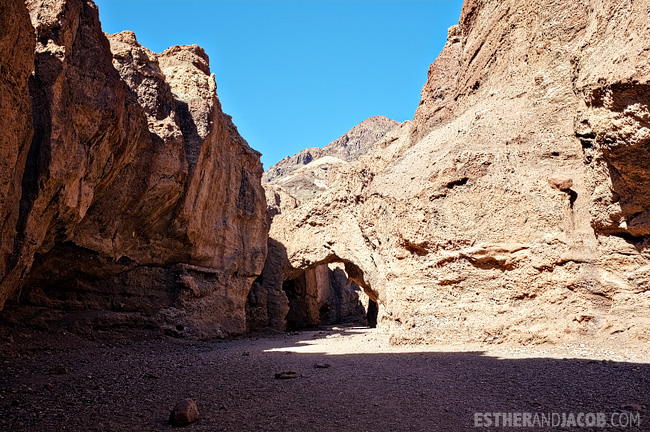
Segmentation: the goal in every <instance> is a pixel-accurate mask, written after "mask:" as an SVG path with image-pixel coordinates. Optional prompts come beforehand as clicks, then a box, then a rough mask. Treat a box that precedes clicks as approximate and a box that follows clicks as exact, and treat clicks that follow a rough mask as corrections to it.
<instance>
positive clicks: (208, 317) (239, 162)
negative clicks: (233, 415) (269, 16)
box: [0, 0, 268, 337]
mask: <svg viewBox="0 0 650 432" xmlns="http://www.w3.org/2000/svg"><path fill="white" fill-rule="evenodd" d="M12 7H13V6H12ZM27 8H28V10H29V14H30V15H31V21H32V25H33V27H34V29H33V30H30V32H33V31H35V36H36V38H35V39H36V61H35V63H36V64H35V73H34V75H33V77H32V78H31V80H30V91H31V101H30V102H28V105H31V107H32V111H33V113H34V114H33V118H34V120H33V128H34V134H33V140H32V142H31V148H30V150H29V156H28V157H27V162H26V164H25V165H26V166H25V168H24V169H23V170H22V171H21V170H20V163H16V169H17V170H16V173H15V175H16V176H17V177H18V178H22V191H21V193H20V195H18V199H19V200H20V203H19V207H20V215H19V217H18V218H17V221H16V223H15V229H16V233H17V234H16V240H15V241H14V242H13V245H12V246H13V250H12V254H11V256H10V259H8V260H7V259H5V258H4V255H3V263H7V262H8V263H9V264H8V265H7V264H4V265H5V267H4V268H3V269H2V270H3V272H2V281H1V285H0V293H1V297H0V305H2V304H4V302H5V301H6V300H7V298H9V297H10V296H12V295H16V294H17V293H20V301H21V302H23V303H27V304H30V305H32V306H36V307H47V308H50V309H52V310H58V311H60V310H68V311H69V310H72V311H88V310H95V311H110V312H111V313H109V314H101V318H97V317H98V315H97V314H91V315H89V314H87V313H85V314H82V313H79V316H80V317H82V318H80V319H81V320H86V319H90V320H91V321H92V320H95V321H101V322H102V323H104V324H106V325H109V326H110V325H111V323H113V324H116V325H121V324H128V323H129V322H135V323H138V325H142V323H144V325H156V326H163V327H169V328H170V331H172V332H174V333H178V332H181V333H182V332H186V333H192V334H194V335H197V336H202V337H203V336H205V337H210V336H228V335H233V334H241V333H243V332H244V331H245V330H246V322H245V309H244V303H245V299H246V296H247V294H248V291H249V288H250V286H251V284H252V282H253V280H254V279H255V278H256V277H257V276H258V275H259V274H260V273H261V270H262V267H263V263H264V260H265V256H266V232H267V229H268V228H267V227H268V224H267V221H266V204H265V199H264V191H263V189H262V187H261V184H260V179H261V175H262V167H261V164H260V161H259V153H257V152H255V151H254V150H252V149H250V148H249V146H248V144H247V143H246V142H245V141H244V140H243V139H242V138H241V137H240V136H239V134H238V132H237V129H236V127H235V126H234V125H233V123H232V121H231V119H230V117H228V116H226V115H225V114H224V113H223V112H222V110H221V105H220V103H219V99H218V98H217V95H216V84H215V82H214V75H212V74H211V73H210V70H209V65H208V58H207V56H206V54H205V52H204V51H203V49H201V48H200V47H198V46H196V45H193V46H177V47H172V48H170V49H168V50H166V51H165V52H163V53H161V54H156V53H153V52H151V51H149V50H147V49H146V48H144V47H142V46H140V45H139V43H138V42H137V40H136V38H135V35H134V34H133V33H131V32H124V33H121V34H116V35H111V36H109V37H108V38H107V36H106V35H105V34H104V33H103V32H102V31H101V26H100V23H99V18H98V13H97V8H96V6H95V5H94V4H93V3H92V1H90V0H28V1H27ZM24 13H26V11H24V10H23V14H24ZM2 15H3V18H4V16H5V15H6V13H5V11H4V10H3V11H2ZM23 31H24V29H23ZM25 34H29V32H27V33H25ZM3 37H4V36H3ZM22 39H26V40H29V38H26V37H24V34H23V37H22V38H21V40H22ZM18 48H21V46H20V44H19V45H18V46H17V49H18ZM25 50H26V48H25ZM5 54H9V53H7V52H3V61H9V60H5V58H6V57H5ZM32 56H33V54H32ZM32 58H33V57H32ZM11 61H14V62H17V61H18V60H11ZM24 62H25V63H27V62H28V60H25V61H24ZM3 70H4V69H3ZM16 70H17V71H18V72H20V68H18V67H17V68H16ZM21 74H22V75H18V77H17V78H19V77H22V78H23V80H24V82H23V83H22V84H21V82H19V81H18V79H16V83H14V82H11V81H10V84H12V88H13V89H14V91H15V92H16V93H22V94H24V86H25V83H26V76H25V73H23V72H21ZM5 82H6V80H3V84H4V83H5ZM21 85H22V86H23V87H21ZM4 95H5V93H4V92H3V97H4ZM3 106H4V104H3ZM25 112H27V113H29V110H28V109H26V110H25ZM7 118H9V117H7ZM28 133H29V131H28V132H26V133H23V134H22V135H21V133H20V131H18V133H16V134H15V135H12V136H14V137H15V139H14V141H15V142H16V143H19V142H21V141H20V140H21V139H22V140H24V139H25V136H28ZM12 139H13V138H12ZM4 147H5V146H3V148H4ZM18 150H19V151H18V152H17V153H20V146H18ZM3 173H4V171H3ZM3 197H4V195H3ZM7 197H8V198H7V199H13V202H12V203H11V205H13V206H14V207H11V206H8V207H7V208H9V209H11V208H17V205H16V203H15V201H16V199H17V198H16V194H15V193H14V194H13V195H11V193H8V194H7ZM3 211H4V205H3ZM14 213H15V212H14ZM12 214H13V213H11V214H10V215H9V216H7V217H5V215H4V214H3V222H4V221H5V220H11V217H13V218H14V219H15V218H16V216H12ZM3 230H4V228H3ZM3 232H4V231H3ZM2 245H3V249H2V250H3V254H5V253H6V252H5V250H6V241H5V238H4V234H3V241H2ZM111 317H113V318H111Z"/></svg>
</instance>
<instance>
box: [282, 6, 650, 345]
mask: <svg viewBox="0 0 650 432" xmlns="http://www.w3.org/2000/svg"><path fill="white" fill-rule="evenodd" d="M649 13H650V6H649V5H648V4H647V2H641V1H631V2H618V1H615V0H609V1H604V2H601V1H580V2H574V1H559V0H531V1H526V2H521V1H515V0H507V1H497V0H467V1H466V2H465V4H464V6H463V9H462V13H461V17H460V20H459V25H458V26H454V27H452V28H451V29H450V30H449V38H448V42H447V45H446V46H445V48H444V49H443V51H442V53H441V54H440V56H439V57H438V59H436V61H435V62H434V63H433V64H432V65H431V67H430V68H429V75H428V79H427V82H426V84H425V86H424V88H423V91H422V100H421V102H420V105H419V107H418V109H417V111H416V113H415V116H414V120H413V122H406V123H404V124H402V125H401V126H400V127H399V128H396V129H394V130H392V131H391V132H390V133H388V134H387V135H386V137H385V138H384V140H383V141H382V142H381V143H379V144H377V145H376V146H375V147H374V148H373V149H372V150H371V151H370V152H369V153H368V154H367V155H365V156H363V157H362V158H361V159H360V160H359V161H358V162H357V163H356V164H354V165H353V166H351V167H350V168H349V169H347V170H345V171H343V172H340V173H338V174H337V178H335V179H330V182H331V183H333V186H331V188H330V190H329V191H328V192H327V193H324V194H321V195H320V196H318V197H316V198H315V199H313V200H311V201H308V202H306V203H304V204H302V205H299V206H297V207H296V208H294V209H285V210H284V211H283V212H282V213H281V214H279V215H277V216H275V218H274V220H273V225H272V227H271V231H270V237H271V238H272V239H273V240H274V241H276V242H278V243H279V244H282V245H283V247H284V250H285V253H286V256H287V260H288V262H289V263H290V267H291V268H293V269H306V268H314V267H316V266H318V265H320V264H322V263H326V262H332V261H343V262H346V263H348V264H349V265H350V266H352V265H354V266H355V267H356V269H357V272H356V273H357V277H358V280H359V282H360V285H361V286H363V287H364V289H366V290H367V291H368V292H370V293H371V294H372V295H374V297H376V299H377V300H378V302H379V307H380V314H381V315H382V316H383V323H384V325H389V326H390V331H391V337H392V340H393V342H396V343H399V342H422V341H424V342H443V343H449V342H470V341H480V342H494V343H498V342H502V341H513V342H518V343H542V342H557V341H568V340H580V339H582V338H590V339H594V340H601V339H602V340H606V339H607V340H609V339H612V340H616V341H620V342H621V343H624V342H626V341H639V340H641V341H648V340H650V324H649V321H648V320H647V310H648V307H650V290H649V288H648V286H649V285H648V284H649V282H650V280H649V279H648V268H649V267H648V265H649V264H650V262H649V261H648V258H649V256H648V237H647V234H648V233H647V222H646V221H647V220H648V219H647V211H648V208H649V207H648V203H647V202H646V201H647V199H648V196H650V195H649V192H648V191H649V189H648V187H647V184H648V175H649V174H650V171H649V169H648V168H649V167H648V166H647V162H646V161H647V160H648V158H647V144H648V135H647V134H648V130H649V129H648V112H649V111H648V110H649V107H648V106H649V103H650V102H649V101H650V99H649V98H648V95H649V94H648V90H647V89H648V86H647V82H648V77H650V70H649V67H650V63H649V60H650V58H649V57H650V51H649V50H648V47H649V46H650V38H649V37H648V28H649V27H648V16H649ZM567 177H568V178H569V179H566V178H567ZM563 178H564V180H562V179H563ZM558 179H559V180H558ZM560 180H562V181H560ZM569 180H570V181H569ZM562 183H565V184H564V185H563V184H562ZM567 185H568V186H569V187H568V188H567Z"/></svg>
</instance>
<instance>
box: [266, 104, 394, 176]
mask: <svg viewBox="0 0 650 432" xmlns="http://www.w3.org/2000/svg"><path fill="white" fill-rule="evenodd" d="M399 125H400V123H399V122H396V121H395V120H391V119H389V118H386V117H384V116H375V117H370V118H369V119H367V120H364V121H362V122H361V123H359V124H358V125H356V126H355V127H353V128H352V129H350V130H349V131H348V132H346V133H345V134H343V136H341V137H340V138H339V139H337V140H336V141H332V142H331V143H329V144H327V145H326V146H325V147H323V148H318V147H310V148H307V149H305V150H302V151H301V152H299V153H296V154H295V155H293V156H288V157H286V158H284V159H282V160H281V161H280V162H278V163H276V164H275V165H273V166H271V167H270V168H269V169H268V170H266V172H265V173H264V175H263V176H262V182H263V183H277V182H278V181H280V179H282V178H285V177H287V176H288V175H289V174H291V173H293V172H294V171H296V170H298V169H300V168H302V167H303V166H304V165H307V164H309V163H311V162H313V161H315V160H317V159H320V158H322V157H325V156H331V157H333V158H336V159H340V160H341V161H343V162H351V161H355V160H357V159H359V157H361V156H362V155H364V154H366V153H367V152H368V150H370V149H371V148H372V146H373V145H374V144H375V143H376V142H377V141H379V140H380V139H382V138H383V137H384V135H386V134H387V133H388V132H390V131H391V130H393V129H394V128H395V127H397V126H399Z"/></svg>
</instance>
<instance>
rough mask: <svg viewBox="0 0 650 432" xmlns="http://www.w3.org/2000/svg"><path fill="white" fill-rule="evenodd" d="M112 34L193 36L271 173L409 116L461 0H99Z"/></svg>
mask: <svg viewBox="0 0 650 432" xmlns="http://www.w3.org/2000/svg"><path fill="white" fill-rule="evenodd" d="M95 2H96V3H97V5H98V6H99V14H100V19H101V21H102V27H103V30H104V31H105V32H108V33H115V32H119V31H122V30H132V31H134V32H135V34H136V36H137V38H138V41H139V42H140V43H141V44H142V45H144V46H146V47H147V48H149V49H151V50H153V51H156V52H161V51H164V50H165V49H166V48H168V47H169V46H172V45H183V44H198V45H201V46H202V47H203V48H205V50H206V52H207V53H208V55H209V56H210V66H211V69H212V72H214V73H215V75H216V80H217V93H218V94H219V98H220V100H221V103H222V105H223V108H224V111H225V112H226V113H227V114H229V115H231V116H232V117H233V121H234V123H235V125H237V127H238V129H239V132H240V133H241V135H242V136H243V137H244V138H245V139H246V140H247V141H248V143H249V144H250V145H251V147H253V148H254V149H256V150H258V151H260V152H262V154H263V156H262V162H263V163H264V167H265V169H266V168H268V167H269V166H270V165H272V164H274V163H275V162H277V161H278V160H280V159H282V158H284V157H285V156H289V155H292V154H294V153H297V152H298V151H300V150H302V149H304V148H307V147H322V146H324V145H326V144H328V143H329V142H330V141H333V140H335V139H336V138H338V137H339V136H341V135H342V134H343V133H345V132H347V131H348V130H349V129H350V128H352V127H353V126H355V125H356V124H358V123H359V122H361V121H363V120H364V119H366V118H368V117H371V116H373V115H385V116H387V117H389V118H392V119H394V120H398V121H404V120H410V119H412V118H413V114H414V113H415V109H416V108H417V106H418V102H419V100H420V91H421V89H422V85H423V84H424V83H425V81H426V77H427V69H428V66H429V64H430V63H432V62H433V60H435V58H436V57H437V55H438V54H439V52H440V50H441V49H442V47H443V46H444V44H445V41H446V36H447V28H448V27H449V26H451V25H453V24H456V23H457V22H458V17H459V16H460V8H461V6H462V0H182V1H181V0H175V1H172V0H95Z"/></svg>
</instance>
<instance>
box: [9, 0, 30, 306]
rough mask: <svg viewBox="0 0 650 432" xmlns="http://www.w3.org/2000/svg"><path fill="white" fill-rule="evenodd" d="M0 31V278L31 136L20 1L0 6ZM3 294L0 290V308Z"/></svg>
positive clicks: (25, 23)
mask: <svg viewBox="0 0 650 432" xmlns="http://www.w3.org/2000/svg"><path fill="white" fill-rule="evenodd" d="M0 29H2V31H0V130H1V131H2V133H1V134H0V275H5V274H6V273H7V272H8V271H9V269H10V268H12V267H13V266H14V265H15V263H14V262H13V261H14V258H13V255H14V247H15V241H16V240H17V239H16V234H17V233H16V224H17V221H18V216H19V214H20V196H21V181H22V175H21V174H22V172H23V171H24V170H25V163H26V160H27V154H28V151H29V145H30V143H31V140H32V135H33V128H32V103H31V98H30V93H29V84H28V81H29V77H30V75H31V73H32V71H33V70H34V47H35V44H36V41H35V40H34V39H33V38H30V37H25V35H30V34H31V33H32V32H33V29H32V25H31V24H30V19H29V13H28V12H27V9H26V8H25V5H24V4H22V3H21V2H3V3H2V4H1V5H0ZM6 296H7V293H6V292H5V290H1V289H0V305H1V304H2V303H4V300H5V299H6Z"/></svg>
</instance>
